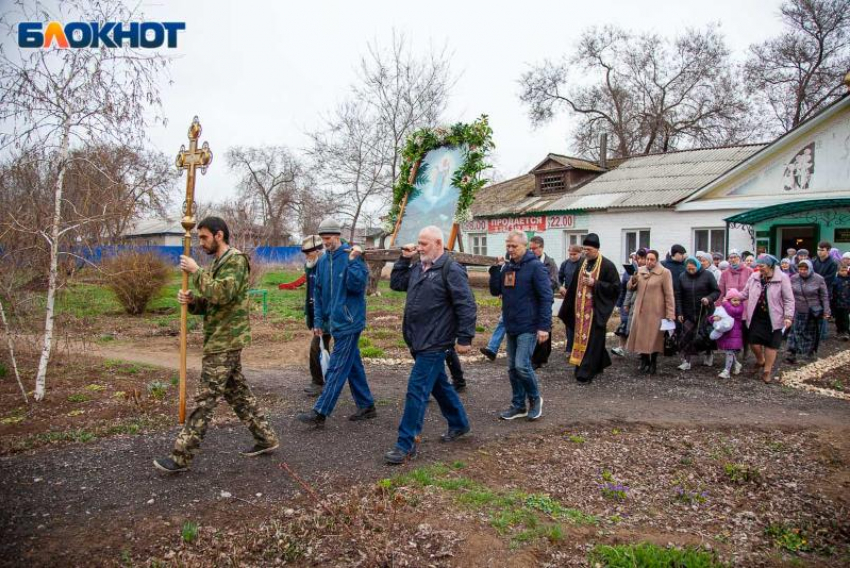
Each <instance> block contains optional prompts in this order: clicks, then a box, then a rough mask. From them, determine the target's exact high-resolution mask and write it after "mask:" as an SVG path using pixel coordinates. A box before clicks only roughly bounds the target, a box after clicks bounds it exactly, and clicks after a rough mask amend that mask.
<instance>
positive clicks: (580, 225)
mask: <svg viewBox="0 0 850 568" xmlns="http://www.w3.org/2000/svg"><path fill="white" fill-rule="evenodd" d="M605 166H608V167H603V166H602V165H600V164H598V163H595V162H590V161H588V160H582V159H579V158H570V157H567V156H560V155H556V154H550V155H549V156H548V157H547V158H546V159H545V160H544V161H543V162H541V163H540V164H539V165H538V166H537V167H535V168H534V169H533V170H532V171H531V172H529V173H528V174H526V175H523V176H519V177H517V178H513V179H510V180H507V181H504V182H501V183H498V184H494V185H491V186H488V187H485V188H483V189H482V190H481V192H480V193H479V195H478V196H476V201H475V203H474V204H473V207H472V212H473V220H472V221H470V222H468V223H465V224H464V225H463V227H462V231H463V234H464V250H466V251H467V252H473V253H479V254H488V255H491V256H497V255H501V254H504V240H505V237H506V234H507V232H508V231H510V230H512V229H520V230H523V231H526V232H527V233H528V234H529V236H531V235H540V236H542V237H543V238H544V240H545V242H546V251H547V253H549V254H550V255H551V256H552V257H554V258H555V259H558V260H563V259H564V258H565V257H566V248H567V246H568V245H570V244H573V243H576V244H580V243H581V240H582V238H583V236H584V235H585V234H587V233H588V232H594V233H597V234H598V235H599V238H600V241H601V243H602V249H601V250H602V254H603V255H607V256H608V257H609V258H611V259H612V260H614V261H615V262H617V263H622V262H625V261H626V260H627V259H628V255H629V253H630V252H632V251H634V250H636V249H638V248H639V247H647V246H648V247H651V248H655V249H657V250H659V251H660V252H661V254H662V255H663V254H664V253H666V252H667V251H668V250H669V249H670V247H672V246H673V245H674V244H681V245H682V246H684V247H685V248H686V249H687V250H688V252H689V253H693V252H696V251H697V250H704V251H710V252H720V253H724V254H725V253H726V252H728V250H730V249H732V248H736V249H738V250H742V251H743V250H750V251H753V252H770V253H772V254H774V255H777V256H780V255H781V254H782V253H783V252H784V251H785V249H786V248H788V247H791V246H793V247H794V248H808V249H809V250H810V251H811V252H812V253H813V254H814V249H815V248H816V244H817V242H818V241H819V240H827V241H831V242H832V244H833V246H837V247H838V248H840V249H843V250H850V94H848V95H845V96H844V97H842V98H841V99H839V100H837V101H836V102H834V103H833V104H832V105H830V106H829V107H827V108H826V109H824V110H823V111H822V112H820V113H819V114H817V115H816V116H814V117H813V118H811V119H810V120H808V121H806V122H805V123H803V124H801V125H799V126H798V127H797V128H795V129H794V130H792V131H791V132H789V133H787V134H785V135H783V136H781V137H780V138H778V139H776V140H775V141H773V142H772V143H770V144H754V145H740V146H727V147H721V148H706V149H697V150H684V151H677V152H668V153H665V154H650V155H643V156H634V157H631V158H628V159H625V160H611V161H610V164H605ZM553 174H558V175H560V176H562V178H563V180H564V181H563V182H561V181H559V180H558V178H557V176H555V175H553Z"/></svg>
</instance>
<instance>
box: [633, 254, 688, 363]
mask: <svg viewBox="0 0 850 568" xmlns="http://www.w3.org/2000/svg"><path fill="white" fill-rule="evenodd" d="M628 288H629V294H631V295H633V296H636V298H637V299H636V300H635V304H634V308H633V309H632V310H631V314H630V317H629V325H630V326H631V327H630V329H629V339H628V342H627V343H626V349H628V350H629V351H632V352H634V353H640V372H641V373H649V374H650V375H654V374H655V372H656V367H657V359H658V354H659V353H661V352H663V351H664V333H665V332H664V331H661V320H662V319H668V320H673V319H674V318H675V317H676V297H675V293H674V292H673V276H672V274H671V273H670V271H669V270H667V269H666V268H664V267H663V266H661V263H660V262H658V251H656V250H649V251H647V252H646V265H645V266H641V267H640V268H638V271H637V272H636V273H635V274H634V275H633V276H632V277H631V279H630V280H629V283H628Z"/></svg>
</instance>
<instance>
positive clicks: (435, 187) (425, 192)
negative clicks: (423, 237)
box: [394, 146, 467, 245]
mask: <svg viewBox="0 0 850 568" xmlns="http://www.w3.org/2000/svg"><path fill="white" fill-rule="evenodd" d="M466 152H467V150H466V147H464V146H459V147H445V146H444V147H442V148H437V149H435V150H431V151H430V152H428V153H427V154H425V157H424V158H422V160H421V161H420V162H419V167H418V168H417V170H416V178H415V181H414V182H413V188H414V189H413V191H412V192H411V193H410V194H409V195H408V196H407V203H406V204H405V207H404V214H403V215H402V218H401V223H400V224H399V227H398V231H397V232H396V235H395V240H394V242H395V243H398V244H406V243H415V242H416V239H417V237H418V236H419V231H420V230H421V229H422V228H424V227H427V226H429V225H436V226H437V227H439V228H440V229H442V230H443V234H444V235H445V236H446V238H447V239H448V237H449V235H450V234H451V233H452V228H453V225H454V219H455V212H456V211H457V204H458V199H459V198H460V189H458V188H457V187H455V185H454V184H453V183H452V179H453V178H454V177H455V174H456V172H457V171H458V169H459V168H460V167H461V166H462V165H463V163H464V160H465V154H466ZM446 244H447V245H448V243H446Z"/></svg>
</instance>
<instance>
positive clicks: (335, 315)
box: [296, 219, 377, 426]
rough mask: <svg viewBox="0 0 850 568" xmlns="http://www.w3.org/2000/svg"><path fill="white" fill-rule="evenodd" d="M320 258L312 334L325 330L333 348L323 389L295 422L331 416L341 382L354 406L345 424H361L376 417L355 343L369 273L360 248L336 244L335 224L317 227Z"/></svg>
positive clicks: (363, 322)
mask: <svg viewBox="0 0 850 568" xmlns="http://www.w3.org/2000/svg"><path fill="white" fill-rule="evenodd" d="M318 232H319V236H320V237H322V242H323V243H324V246H325V250H326V253H325V254H324V255H323V256H322V257H321V259H319V262H318V263H316V289H315V295H314V297H313V335H314V336H316V337H321V336H322V333H323V331H322V329H323V327H327V328H328V329H329V331H330V333H331V337H333V341H334V346H333V352H332V353H331V359H330V362H329V363H328V371H327V373H326V374H325V387H324V389H323V390H322V394H321V396H320V397H319V399H318V400H317V401H316V404H315V406H314V407H313V408H312V409H311V410H309V411H307V412H302V413H300V414H299V415H298V416H296V418H297V419H298V420H299V421H300V422H304V423H305V424H313V425H315V426H322V425H324V423H325V419H326V418H327V417H328V416H329V415H330V413H331V412H333V409H334V406H336V402H337V400H338V399H339V395H340V392H341V391H342V387H343V386H344V385H345V382H346V380H347V381H348V386H349V388H350V389H351V395H352V396H353V397H354V402H355V404H356V405H357V412H356V413H354V414H352V415H351V416H349V418H348V419H349V420H353V421H358V420H367V419H369V418H375V416H377V414H376V412H375V401H374V399H373V398H372V393H371V391H370V390H369V383H368V382H367V381H366V370H365V369H364V368H363V361H362V360H361V359H360V348H359V347H358V341H359V340H360V334H361V333H362V332H363V330H364V329H365V328H366V286H367V284H368V282H369V269H368V268H367V267H366V263H365V262H364V260H363V257H362V254H363V251H362V250H361V249H360V247H357V246H355V247H351V246H349V245H348V244H347V243H343V242H342V241H341V240H340V235H341V234H342V228H341V227H340V224H339V222H338V221H336V220H335V219H325V220H324V221H322V223H321V224H320V225H319V231H318Z"/></svg>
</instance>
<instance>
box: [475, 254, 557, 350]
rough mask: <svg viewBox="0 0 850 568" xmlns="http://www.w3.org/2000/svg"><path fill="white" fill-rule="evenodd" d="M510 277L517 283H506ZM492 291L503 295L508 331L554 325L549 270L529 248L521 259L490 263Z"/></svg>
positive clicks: (506, 328)
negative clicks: (498, 264)
mask: <svg viewBox="0 0 850 568" xmlns="http://www.w3.org/2000/svg"><path fill="white" fill-rule="evenodd" d="M511 273H513V274H514V276H513V277H511V276H509V274H511ZM511 278H513V279H514V285H513V286H506V285H505V284H506V283H507V282H509V280H510V279H511ZM490 293H491V294H493V295H494V296H502V317H503V321H504V323H505V331H506V332H508V333H509V334H511V335H520V334H522V333H534V334H536V333H537V332H538V331H549V330H551V329H552V302H553V301H554V295H553V294H552V285H551V283H550V281H549V271H548V270H547V269H546V267H545V266H544V265H543V263H542V262H540V260H539V259H538V258H537V257H536V256H535V255H534V253H533V252H531V251H530V250H529V251H526V253H525V256H523V257H522V258H521V259H520V261H519V262H514V261H513V260H511V261H510V262H508V263H506V264H505V266H504V267H499V266H491V267H490Z"/></svg>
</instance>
